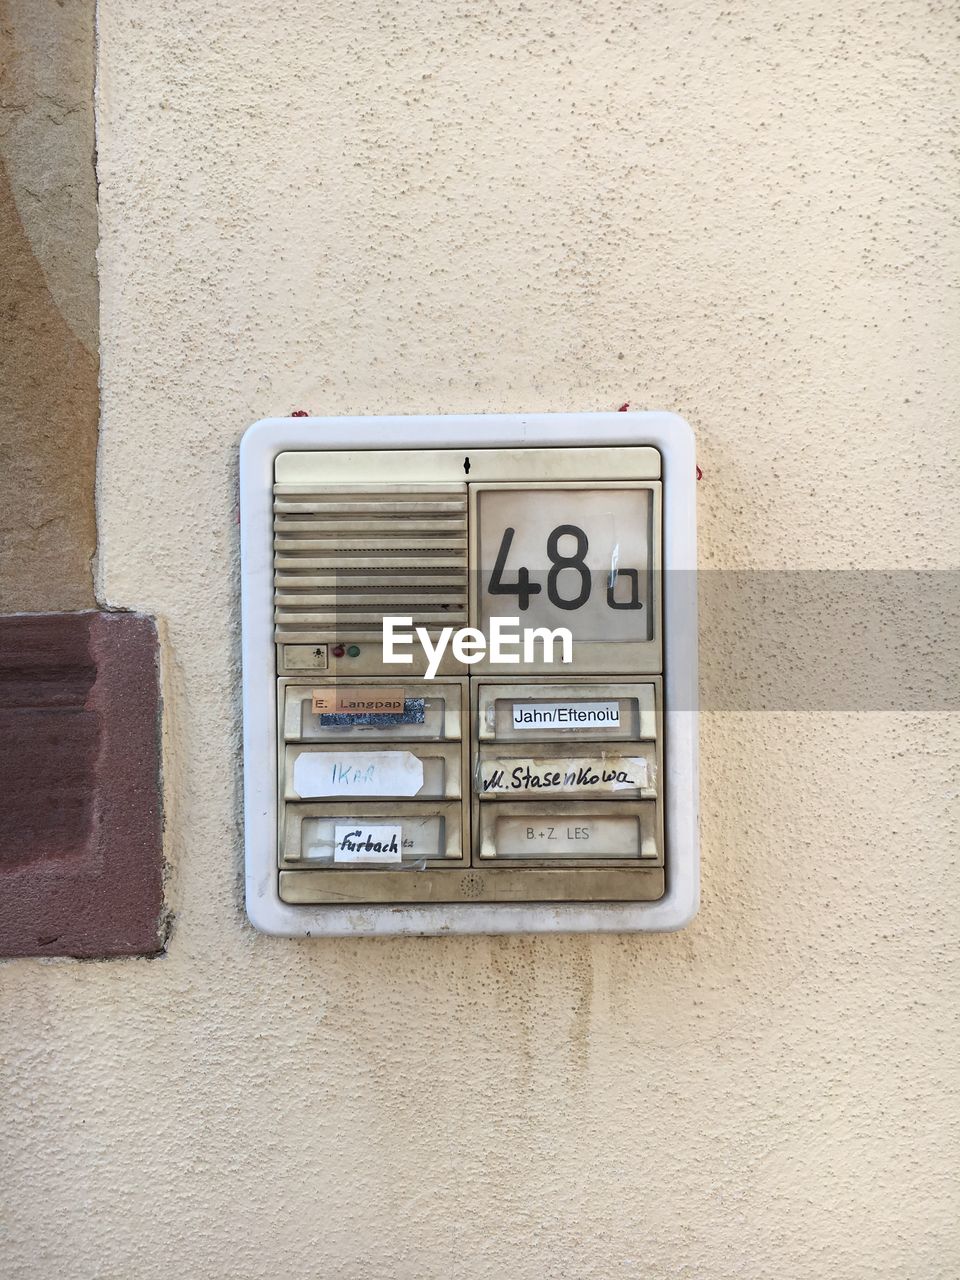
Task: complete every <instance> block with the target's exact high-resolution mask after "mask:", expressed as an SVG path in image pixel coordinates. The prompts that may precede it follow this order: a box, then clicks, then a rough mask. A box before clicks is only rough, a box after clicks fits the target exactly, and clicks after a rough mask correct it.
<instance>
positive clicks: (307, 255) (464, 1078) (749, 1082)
mask: <svg viewBox="0 0 960 1280" xmlns="http://www.w3.org/2000/svg"><path fill="white" fill-rule="evenodd" d="M955 35H956V26H955V20H954V17H953V14H952V13H951V8H950V6H947V5H939V4H933V5H930V4H926V3H919V2H914V0H878V2H876V3H868V4H859V3H858V4H854V3H851V2H849V0H842V2H841V3H839V4H838V5H830V6H825V5H820V4H815V5H814V4H809V3H801V4H799V5H797V4H790V5H787V4H781V3H775V4H768V5H764V6H759V5H753V4H740V3H734V4H727V5H724V6H712V5H707V4H703V3H691V4H644V3H638V4H620V3H617V2H616V0H591V2H590V3H583V4H572V3H570V4H568V3H566V2H563V3H559V4H557V3H556V2H555V0H551V2H550V3H546V2H541V0H532V2H531V3H527V4H524V5H519V4H517V5H513V4H510V5H505V6H498V5H493V4H486V3H471V4H462V5H458V6H453V5H441V4H437V3H429V2H424V0H419V2H417V0H399V2H398V3H392V4H374V3H369V2H368V0H359V2H356V0H351V3H338V4H332V5H326V6H319V5H315V4H309V3H289V4H283V5H265V4H263V3H262V0H256V2H254V0H231V3H230V4H229V5H224V4H218V3H215V0H176V2H175V3H171V2H170V0H162V2H161V0H101V5H100V104H99V110H100V138H99V161H100V180H101V190H100V194H101V218H102V222H101V234H102V244H101V288H102V299H103V317H102V326H103V328H102V361H103V422H102V444H101V457H100V473H99V519H100V560H99V580H100V589H101V591H102V593H103V596H104V597H105V598H106V599H107V600H109V601H110V602H111V603H114V604H118V605H123V606H129V607H135V608H140V609H144V610H147V611H149V612H150V613H152V614H155V615H156V616H157V617H158V619H159V620H160V627H161V635H162V639H163V643H164V663H165V668H164V682H165V700H166V701H165V751H166V757H165V778H166V797H165V806H166V815H167V832H166V839H167V847H168V856H169V860H170V865H171V877H170V883H169V897H170V903H171V906H172V908H173V910H174V912H175V913H176V918H175V921H174V926H173V932H172V937H171V942H170V946H169V951H168V953H167V954H166V955H165V956H163V957H162V958H160V959H157V960H153V961H129V962H127V961H123V962H111V963H106V964H103V963H100V964H76V963H71V962H61V963H52V962H45V963H44V962H33V961H31V962H17V963H16V964H11V965H7V966H6V967H5V968H4V970H3V971H2V973H0V981H2V985H3V989H4V1002H5V1004H4V1008H3V1010H0V1015H2V1017H3V1019H4V1025H5V1030H4V1032H3V1035H4V1038H5V1040H6V1042H7V1046H8V1052H7V1054H6V1072H7V1074H6V1081H5V1085H4V1098H5V1103H6V1105H7V1107H8V1108H9V1109H10V1111H11V1114H12V1117H13V1126H12V1127H13V1138H14V1140H13V1141H12V1142H11V1143H10V1144H9V1152H8V1155H7V1157H6V1162H5V1182H6V1184H7V1186H8V1188H11V1189H16V1194H15V1195H8V1196H7V1198H6V1199H7V1208H6V1213H7V1217H8V1222H7V1230H8V1242H7V1244H6V1246H5V1250H6V1265H5V1273H6V1274H7V1275H8V1276H10V1277H11V1278H16V1280H20V1278H23V1277H30V1278H31V1280H33V1277H38V1276H41V1275H48V1274H54V1273H55V1272H58V1271H59V1272H62V1273H64V1274H68V1275H70V1276H73V1277H78V1278H80V1277H82V1278H86V1277H94V1276H97V1277H101V1276H102V1277H110V1278H111V1280H112V1278H113V1277H118V1278H119V1277H124V1280H126V1277H138V1278H139V1277H143V1278H145V1280H153V1278H154V1277H157V1278H158V1280H159V1278H160V1277H163V1278H164V1280H167V1277H170V1276H175V1275H177V1276H191V1277H200V1276H203V1277H207V1276H209V1277H230V1280H246V1278H248V1277H249V1278H251V1280H253V1278H257V1280H260V1278H263V1280H272V1278H273V1277H277V1276H285V1277H303V1278H304V1280H306V1278H307V1277H311V1278H312V1277H318V1276H320V1277H334V1276H336V1277H350V1278H351V1280H370V1278H371V1277H383V1278H384V1280H386V1278H388V1277H389V1278H392V1277H404V1278H409V1280H420V1278H422V1277H446V1276H456V1277H467V1278H469V1280H474V1278H479V1277H496V1278H497V1280H499V1278H500V1277H504V1276H510V1277H517V1278H518V1280H541V1278H542V1277H575V1278H577V1280H579V1278H581V1277H595V1278H596V1280H609V1277H612V1276H621V1275H622V1276H631V1277H633V1276H636V1277H644V1278H646V1277H655V1278H656V1280H660V1278H661V1277H662V1278H664V1280H665V1278H666V1277H689V1278H691V1280H692V1278H694V1277H696V1278H697V1280H724V1278H726V1277H731V1278H732V1277H740V1278H746V1280H760V1278H764V1280H766V1278H767V1277H769V1278H770V1280H792V1278H794V1277H796V1278H797V1280H800V1278H801V1277H802V1278H803V1280H811V1278H816V1280H819V1278H821V1277H822V1278H823V1280H864V1278H865V1277H883V1278H885V1280H902V1278H903V1277H909V1278H910V1280H955V1277H956V1275H957V1274H958V1272H960V1233H958V1227H957V1222H958V1220H960V1214H958V1210H960V1203H958V1195H957V1190H956V1186H957V1182H956V1173H957V1140H956V1131H955V1127H954V1128H953V1129H952V1128H951V1126H955V1121H956V1115H957V1109H958V1104H960V1096H958V1092H960V1091H958V1078H957V1071H956V1059H957V1026H956V1017H955V1010H956V1004H957V989H956V956H957V947H956V920H957V908H958V905H960V904H958V902H957V886H956V848H957V837H958V816H957V809H956V775H957V764H958V760H960V752H958V737H957V725H956V717H954V718H950V717H948V716H946V715H942V714H937V713H936V711H935V710H927V711H926V712H924V713H922V714H920V713H910V712H909V711H904V710H899V711H897V710H891V711H888V712H882V711H880V710H877V711H874V712H863V711H861V712H859V713H850V712H841V711H829V710H826V711H823V710H821V711H817V712H809V711H808V712H803V711H798V710H782V711H779V712H776V711H765V712H758V711H744V712H738V713H734V712H720V711H709V712H708V713H707V714H705V716H704V720H703V729H702V776H703V786H702V803H703V855H704V877H703V908H702V911H701V914H700V916H699V918H698V920H697V921H696V922H695V924H694V925H693V926H692V927H691V928H689V929H688V930H686V931H685V932H683V933H680V934H677V935H671V936H660V937H598V938H591V937H577V938H555V937H554V938H542V939H541V938H530V939H514V940H502V939H486V938H476V939H430V940H396V941H389V940H382V941H355V942H343V941H334V942H328V943H317V942H304V943H288V942H278V941H272V940H269V939H267V938H264V937H260V936H258V935H256V934H255V933H254V932H253V931H252V930H251V929H250V928H249V927H248V926H247V925H246V924H245V923H244V920H243V915H242V907H241V868H240V856H241V855H240V839H239V829H240V818H241V813H240V791H239V761H238V751H239V720H238V669H237V658H238V635H237V630H238V611H237V585H238V584H237V561H236V552H237V529H236V524H235V502H236V443H237V440H238V438H239V435H240V432H241V431H242V429H243V427H244V426H245V425H246V424H247V423H248V422H250V421H252V420H253V419H255V418H257V417H260V416H262V415H265V414H272V413H282V412H285V411H287V410H290V409H293V408H298V407H304V408H308V409H312V410H313V411H315V412H320V413H324V414H335V413H341V412H343V413H348V412H358V413H359V412H363V413H377V412H384V411H390V412H403V411H423V412H443V411H454V410H483V409H486V410H515V409H531V410H534V409H536V410H550V409H571V408H584V409H597V408H609V407H613V406H616V405H617V404H619V403H621V402H622V401H625V400H629V401H631V402H632V403H633V404H634V406H635V407H662V408H670V409H675V410H678V411H679V412H681V413H683V414H684V415H685V416H686V417H687V418H688V419H689V420H690V421H691V422H692V423H693V424H694V425H695V427H696V428H697V430H698V434H699V439H700V451H701V462H702V465H703V468H704V472H705V478H704V481H703V483H702V484H701V486H700V498H701V512H700V528H701V538H702V562H703V564H704V566H707V567H711V568H716V567H721V566H727V567H730V566H740V567H744V566H759V567H766V568H787V567H804V568H811V567H812V568H817V567H831V568H850V567H858V566H873V567H888V568H892V567H901V568H936V567H945V566H947V565H950V564H952V563H954V561H955V559H956V552H957V541H958V536H957V523H956V512H957V509H958V508H960V502H958V497H960V492H958V482H957V474H958V467H957V463H958V458H957V447H958V444H957V433H956V431H955V428H954V427H953V426H952V419H951V415H955V413H956V408H957V404H956V400H957V394H956V387H955V377H954V371H953V370H952V369H951V367H950V363H949V361H948V358H947V352H948V348H949V346H950V344H951V342H954V341H955V339H956V337H957V332H958V321H960V316H958V306H957V301H956V292H955V288H952V287H951V283H952V281H953V279H954V278H955V271H956V263H957V248H958V238H957V233H956V229H955V220H954V218H953V216H952V215H953V213H954V212H955V207H956V199H955V195H956V193H955V189H954V186H953V181H952V179H953V174H954V170H953V162H952V159H951V154H950V152H951V147H954V146H955V144H956V137H957V135H956V124H955V119H954V116H953V114H952V112H953V108H954V104H955V93H956V88H957V85H956V75H955V72H954V70H953V67H954V65H955V62H954V40H955ZM953 421H955V417H954V418H953ZM728 640H729V637H728ZM735 641H736V636H735V635H734V636H733V643H734V646H735ZM703 657H704V680H705V686H706V690H707V692H708V693H709V691H710V689H711V688H713V689H717V688H720V687H722V685H723V681H724V678H725V672H726V662H727V659H728V658H729V657H730V651H729V648H724V646H723V645H722V644H720V643H719V642H718V641H717V639H716V638H715V636H714V633H713V632H712V631H710V630H705V632H704V635H703Z"/></svg>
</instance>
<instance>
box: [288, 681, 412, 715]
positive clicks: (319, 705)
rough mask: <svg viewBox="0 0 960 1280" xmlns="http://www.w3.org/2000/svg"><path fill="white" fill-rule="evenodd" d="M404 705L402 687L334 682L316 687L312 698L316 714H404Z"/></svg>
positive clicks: (312, 706)
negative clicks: (350, 686)
mask: <svg viewBox="0 0 960 1280" xmlns="http://www.w3.org/2000/svg"><path fill="white" fill-rule="evenodd" d="M403 705H404V694H403V690H402V689H373V688H368V689H346V688H343V687H341V686H340V685H332V684H330V685H326V686H325V687H324V688H322V689H314V690H313V695H312V697H311V699H310V706H311V709H312V710H313V714H314V715H315V716H321V715H336V716H365V715H370V714H374V715H402V714H403Z"/></svg>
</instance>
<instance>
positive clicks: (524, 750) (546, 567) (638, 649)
mask: <svg viewBox="0 0 960 1280" xmlns="http://www.w3.org/2000/svg"><path fill="white" fill-rule="evenodd" d="M694 471H695V463H694V459H693V442H692V434H691V432H690V430H689V428H688V427H687V426H686V424H685V423H683V422H682V420H680V419H677V418H675V417H673V416H672V415H668V414H631V415H620V414H598V415H536V416H526V417H466V418H414V419H403V418H400V419H299V420H297V419H291V420H286V419H281V420H268V421H265V422H261V423H258V424H256V425H255V426H254V427H252V428H250V430H249V431H248V432H247V434H246V436H245V437H244V442H243V446H242V450H241V538H242V568H243V572H242V587H243V651H244V722H245V723H244V752H245V761H244V767H245V798H246V817H245V825H246V858H247V908H248V913H249V915H250V917H251V919H252V920H253V922H254V923H255V924H257V925H258V927H260V928H263V929H265V930H266V931H268V932H273V933H280V934H289V935H295V934H346V933H389V932H415V933H440V932H517V931H538V930H545V931H546V930H549V931H562V930H569V931H583V930H600V929H602V930H617V929H620V930H632V929H665V928H676V927H678V926H679V925H681V924H683V923H685V922H686V920H687V919H689V918H690V916H691V915H692V914H693V912H694V911H695V909H696V901H697V882H698V854H697V839H696V737H695V714H696V597H695V584H694V581H693V571H694V568H695V533H694V529H695V525H694V492H695V490H694Z"/></svg>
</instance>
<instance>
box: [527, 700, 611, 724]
mask: <svg viewBox="0 0 960 1280" xmlns="http://www.w3.org/2000/svg"><path fill="white" fill-rule="evenodd" d="M513 727H514V729H601V728H602V729H618V728H619V727H620V703H619V702H515V703H514V704H513Z"/></svg>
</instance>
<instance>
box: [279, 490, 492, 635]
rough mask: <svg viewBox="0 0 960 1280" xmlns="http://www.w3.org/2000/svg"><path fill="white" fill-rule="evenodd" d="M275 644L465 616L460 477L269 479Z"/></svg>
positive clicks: (435, 624)
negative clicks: (422, 480) (386, 620)
mask: <svg viewBox="0 0 960 1280" xmlns="http://www.w3.org/2000/svg"><path fill="white" fill-rule="evenodd" d="M274 609H275V613H274V618H275V624H276V629H275V636H276V641H277V643H278V644H282V643H290V644H310V643H325V642H331V641H334V642H335V641H336V640H338V639H349V638H350V637H351V636H357V637H363V638H368V639H369V638H372V637H373V636H374V635H377V636H379V634H380V631H381V618H382V616H383V614H384V613H390V614H394V615H400V616H404V617H410V618H412V619H413V625H414V626H422V627H426V628H427V629H428V630H429V631H430V632H431V633H436V632H437V631H439V629H440V628H442V627H444V626H463V625H464V624H465V623H466V621H467V492H466V486H465V485H384V486H382V487H381V486H376V485H331V486H319V485H306V486H304V485H290V484H285V485H279V484H278V485H274Z"/></svg>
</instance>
